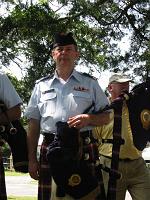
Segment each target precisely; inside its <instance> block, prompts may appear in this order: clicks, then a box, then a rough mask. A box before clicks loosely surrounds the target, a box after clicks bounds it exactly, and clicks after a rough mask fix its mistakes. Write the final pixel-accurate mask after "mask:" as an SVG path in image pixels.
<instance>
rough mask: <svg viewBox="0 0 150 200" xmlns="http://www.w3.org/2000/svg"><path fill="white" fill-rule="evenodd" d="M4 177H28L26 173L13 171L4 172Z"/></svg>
mask: <svg viewBox="0 0 150 200" xmlns="http://www.w3.org/2000/svg"><path fill="white" fill-rule="evenodd" d="M5 176H29V174H28V173H20V172H15V171H6V170H5Z"/></svg>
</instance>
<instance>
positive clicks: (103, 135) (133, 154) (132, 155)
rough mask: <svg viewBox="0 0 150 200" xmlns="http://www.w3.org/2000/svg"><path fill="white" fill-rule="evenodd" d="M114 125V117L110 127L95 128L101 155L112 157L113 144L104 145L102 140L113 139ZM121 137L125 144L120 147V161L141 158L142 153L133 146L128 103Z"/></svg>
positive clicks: (124, 110)
mask: <svg viewBox="0 0 150 200" xmlns="http://www.w3.org/2000/svg"><path fill="white" fill-rule="evenodd" d="M113 125H114V118H113V117H112V120H111V122H110V123H109V124H108V125H104V126H101V127H96V128H94V130H93V132H94V136H95V137H96V138H98V140H99V147H98V148H99V153H100V154H101V155H104V156H109V157H112V144H109V143H102V142H101V140H102V139H112V138H113V135H112V133H113ZM121 136H122V138H123V139H124V140H125V144H123V145H121V147H120V154H119V158H120V159H125V158H129V159H131V160H134V159H137V158H139V157H141V155H142V152H141V151H139V150H138V149H137V148H136V147H135V146H134V144H133V137H132V131H131V126H130V122H129V111H128V108H127V105H126V103H124V105H123V108H122V130H121Z"/></svg>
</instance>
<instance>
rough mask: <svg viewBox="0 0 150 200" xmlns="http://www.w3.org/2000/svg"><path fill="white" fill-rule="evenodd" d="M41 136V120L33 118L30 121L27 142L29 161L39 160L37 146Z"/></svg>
mask: <svg viewBox="0 0 150 200" xmlns="http://www.w3.org/2000/svg"><path fill="white" fill-rule="evenodd" d="M39 136H40V129H39V121H37V120H34V119H31V120H30V121H29V127H28V132H27V143H28V156H29V161H36V160H37V157H36V156H37V146H38V140H39Z"/></svg>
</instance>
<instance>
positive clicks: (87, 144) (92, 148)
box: [81, 131, 106, 200]
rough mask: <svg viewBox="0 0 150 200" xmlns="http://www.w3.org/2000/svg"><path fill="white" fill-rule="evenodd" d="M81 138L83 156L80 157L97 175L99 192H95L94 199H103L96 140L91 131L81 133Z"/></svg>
mask: <svg viewBox="0 0 150 200" xmlns="http://www.w3.org/2000/svg"><path fill="white" fill-rule="evenodd" d="M81 138H82V140H83V157H82V159H83V160H85V162H87V165H88V166H89V167H90V169H91V171H92V173H93V175H94V176H96V177H97V179H98V182H99V193H97V197H96V200H105V199H106V197H105V191H104V184H103V177H102V172H101V167H100V161H99V152H98V141H97V139H95V138H94V137H93V133H92V131H86V132H83V133H81Z"/></svg>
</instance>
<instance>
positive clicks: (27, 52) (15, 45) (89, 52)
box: [0, 0, 150, 94]
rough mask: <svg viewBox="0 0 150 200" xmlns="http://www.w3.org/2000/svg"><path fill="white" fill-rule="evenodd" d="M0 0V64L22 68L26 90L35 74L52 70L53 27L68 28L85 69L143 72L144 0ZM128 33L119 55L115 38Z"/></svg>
mask: <svg viewBox="0 0 150 200" xmlns="http://www.w3.org/2000/svg"><path fill="white" fill-rule="evenodd" d="M0 2H1V5H3V6H7V13H6V14H5V15H4V14H1V15H0V44H1V46H0V50H1V54H0V60H1V64H2V65H3V66H6V67H8V66H9V64H10V63H11V62H12V61H13V62H15V63H16V64H17V65H18V66H19V67H20V68H22V69H23V68H25V70H26V76H25V77H24V84H25V87H26V89H27V90H28V91H29V94H30V92H31V89H32V88H33V85H34V82H35V80H36V79H38V78H40V77H41V76H45V75H46V74H47V73H49V74H52V73H53V70H54V63H53V61H52V59H51V57H50V44H51V41H52V39H53V34H54V33H55V32H61V31H63V32H64V31H67V32H68V31H72V32H73V33H74V36H75V38H76V40H77V42H78V46H79V50H80V52H81V59H80V62H81V63H83V64H86V65H87V66H88V67H89V69H90V68H91V66H94V67H96V68H97V70H104V69H109V70H112V71H119V70H122V71H128V70H129V69H131V68H132V69H134V75H140V76H141V77H142V78H144V77H145V76H146V75H147V74H148V73H149V56H148V55H149V24H150V21H149V19H150V14H149V13H150V12H149V0H130V1H125V0H98V1H92V0H67V1H66V0H57V1H56V3H57V4H58V5H57V8H56V6H54V5H53V1H52V0H47V1H46V0H39V1H38V0H37V1H36V2H35V1H32V0H31V1H29V0H28V1H26V3H22V1H20V0H18V1H17V0H1V1H0ZM55 5H56V4H55ZM128 34H129V37H130V38H129V42H130V44H131V48H130V49H127V50H126V49H125V53H124V54H121V51H120V49H119V47H118V45H117V44H118V41H120V40H121V39H122V38H123V37H124V36H126V35H128ZM20 55H23V56H24V58H25V59H26V61H27V65H25V66H24V65H22V61H21V60H20V57H19V56H20ZM141 66H142V68H141ZM91 69H92V68H91Z"/></svg>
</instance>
